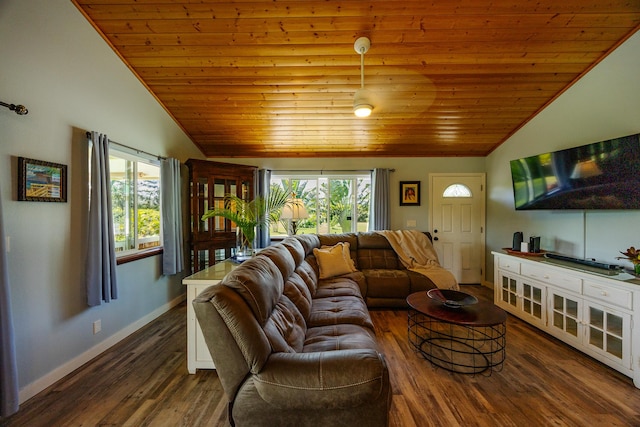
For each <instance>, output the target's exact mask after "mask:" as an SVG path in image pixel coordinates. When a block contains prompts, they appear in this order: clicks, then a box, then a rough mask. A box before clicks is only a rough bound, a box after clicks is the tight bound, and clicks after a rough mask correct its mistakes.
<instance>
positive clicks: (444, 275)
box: [377, 230, 460, 290]
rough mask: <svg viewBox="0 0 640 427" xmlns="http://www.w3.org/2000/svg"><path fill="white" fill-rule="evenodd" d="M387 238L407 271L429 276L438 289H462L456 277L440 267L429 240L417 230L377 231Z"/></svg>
mask: <svg viewBox="0 0 640 427" xmlns="http://www.w3.org/2000/svg"><path fill="white" fill-rule="evenodd" d="M377 233H379V234H382V235H383V236H384V237H386V238H387V240H388V241H389V244H390V245H391V247H392V248H393V250H394V251H395V252H396V253H397V254H398V258H400V261H401V262H402V265H404V266H405V267H406V268H407V270H411V271H415V272H416V273H420V274H423V275H425V276H427V277H428V278H429V279H431V281H432V282H433V283H435V285H436V286H437V287H438V288H441V289H455V290H458V289H460V286H459V285H458V281H457V280H456V278H455V276H454V275H453V274H452V273H451V272H450V271H448V270H446V269H444V268H443V267H442V266H440V263H439V262H438V254H437V253H436V250H435V249H434V248H433V245H432V244H431V242H430V241H429V238H428V237H427V236H426V235H425V234H424V233H421V232H420V231H417V230H393V231H392V230H382V231H377Z"/></svg>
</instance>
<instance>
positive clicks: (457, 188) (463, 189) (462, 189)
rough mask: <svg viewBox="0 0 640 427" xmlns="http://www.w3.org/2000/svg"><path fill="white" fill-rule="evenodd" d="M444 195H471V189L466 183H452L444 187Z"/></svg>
mask: <svg viewBox="0 0 640 427" xmlns="http://www.w3.org/2000/svg"><path fill="white" fill-rule="evenodd" d="M442 197H471V190H470V189H469V187H467V186H466V185H464V184H451V185H450V186H448V187H447V188H445V189H444V191H443V192H442Z"/></svg>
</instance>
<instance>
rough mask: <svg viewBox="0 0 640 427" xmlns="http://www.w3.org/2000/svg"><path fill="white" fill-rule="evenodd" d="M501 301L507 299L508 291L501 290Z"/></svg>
mask: <svg viewBox="0 0 640 427" xmlns="http://www.w3.org/2000/svg"><path fill="white" fill-rule="evenodd" d="M502 301H509V292H508V291H505V290H503V291H502Z"/></svg>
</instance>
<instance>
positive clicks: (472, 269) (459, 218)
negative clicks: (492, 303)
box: [429, 173, 485, 283]
mask: <svg viewBox="0 0 640 427" xmlns="http://www.w3.org/2000/svg"><path fill="white" fill-rule="evenodd" d="M484 189H485V174H483V173H477V174H429V205H430V209H429V224H430V226H431V235H432V236H433V246H434V248H435V249H436V252H437V253H438V258H439V259H440V264H441V265H442V266H443V267H444V268H446V269H447V270H449V271H451V272H452V273H453V275H454V276H455V277H456V279H457V280H458V283H482V281H483V279H484V258H485V256H484V252H485V249H484V248H485V234H484V229H485V190H484Z"/></svg>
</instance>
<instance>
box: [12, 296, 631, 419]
mask: <svg viewBox="0 0 640 427" xmlns="http://www.w3.org/2000/svg"><path fill="white" fill-rule="evenodd" d="M463 290H465V291H467V292H469V293H473V294H475V295H476V296H478V297H479V298H483V299H490V298H491V291H490V290H489V289H487V288H482V287H480V286H464V289H463ZM185 310H186V307H185V305H182V306H179V307H176V308H175V309H173V310H171V311H170V312H168V313H166V314H165V315H163V316H161V317H160V318H158V319H157V320H155V321H154V322H152V323H151V324H149V325H147V326H146V327H145V328H143V329H141V330H140V331H138V332H136V333H135V334H133V335H132V336H130V337H129V338H127V339H126V340H124V341H123V342H121V343H119V344H118V345H116V346H114V347H113V348H112V349H110V350H109V351H107V352H105V353H104V354H102V355H101V356H99V357H97V358H96V359H94V360H93V361H92V362H90V363H88V364H86V365H85V366H83V367H82V368H80V369H78V370H77V371H75V372H73V373H72V374H70V375H68V376H67V377H65V378H63V379H62V380H60V381H59V382H58V383H56V384H54V385H53V386H51V387H50V388H49V389H47V390H45V391H43V392H42V393H40V394H39V395H37V396H35V397H34V398H32V399H30V400H29V401H28V402H26V403H24V404H23V405H21V409H20V411H19V412H18V413H17V414H15V415H14V416H12V417H10V418H8V419H4V420H0V425H2V426H7V427H9V426H21V427H22V426H30V427H37V426H43V427H44V426H47V427H50V426H227V425H228V424H227V421H226V417H227V415H226V399H225V397H224V394H223V391H222V388H221V386H220V382H219V380H218V378H217V375H216V373H215V371H198V372H197V373H196V374H195V375H189V374H188V373H187V367H186V355H185V348H186V322H185V317H186V316H185ZM371 315H372V318H373V321H374V324H375V325H376V332H377V334H378V337H379V340H380V343H381V347H382V350H383V352H384V353H385V355H386V358H387V362H388V365H389V369H390V373H391V381H392V386H393V403H392V408H391V422H390V427H411V426H417V427H423V426H456V425H464V426H523V425H529V426H640V390H638V389H636V388H635V387H634V386H633V383H632V381H631V379H630V378H627V377H626V376H624V375H622V374H620V373H618V372H616V371H614V370H612V369H610V368H608V367H606V366H604V365H602V364H601V363H599V362H597V361H595V360H593V359H591V358H589V357H587V356H585V355H583V354H582V353H580V352H578V351H576V350H573V349H572V348H571V347H569V346H567V345H565V344H563V343H562V342H560V341H558V340H556V339H554V338H552V337H550V336H548V335H546V334H544V333H541V332H539V331H538V330H537V329H535V328H532V327H530V326H529V325H527V324H526V323H524V322H522V321H520V320H518V319H517V318H515V317H513V316H509V318H508V321H507V358H506V361H505V365H504V369H503V370H502V371H500V372H494V373H493V374H492V375H491V376H483V375H476V376H469V375H461V374H453V373H449V372H447V371H444V370H442V369H437V368H433V367H432V366H431V365H430V363H429V362H427V361H426V360H424V359H422V358H421V357H419V356H418V355H417V354H416V353H414V351H413V350H412V348H411V347H410V346H409V344H408V342H407V330H406V327H407V312H406V311H404V310H396V311H391V310H373V311H372V312H371ZM274 427H276V426H274Z"/></svg>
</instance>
